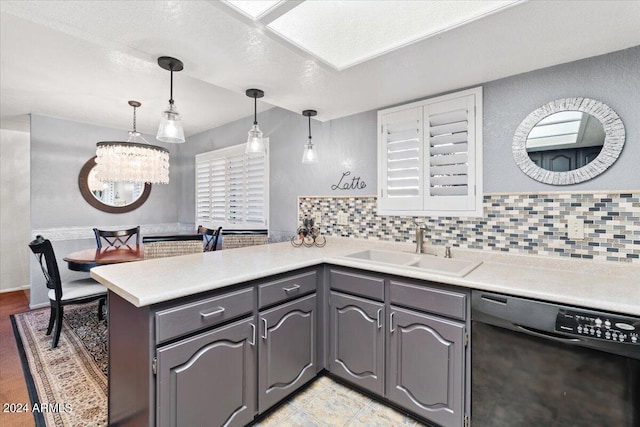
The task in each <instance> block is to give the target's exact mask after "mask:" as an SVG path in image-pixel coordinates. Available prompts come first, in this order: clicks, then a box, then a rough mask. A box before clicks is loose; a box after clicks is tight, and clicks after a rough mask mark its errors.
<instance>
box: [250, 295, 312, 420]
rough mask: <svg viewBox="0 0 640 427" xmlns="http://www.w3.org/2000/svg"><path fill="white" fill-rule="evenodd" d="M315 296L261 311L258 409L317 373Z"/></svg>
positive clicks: (283, 395) (268, 406) (286, 394)
mask: <svg viewBox="0 0 640 427" xmlns="http://www.w3.org/2000/svg"><path fill="white" fill-rule="evenodd" d="M316 311H317V306H316V295H315V294H313V295H309V296H307V297H304V298H300V299H298V300H294V301H291V302H288V303H286V304H282V305H279V306H276V307H275V308H272V309H270V310H266V311H264V312H260V322H259V327H260V337H259V338H258V340H259V342H260V344H259V347H260V348H259V354H260V356H259V360H260V363H259V373H258V375H259V379H258V402H259V404H258V405H259V412H264V411H265V410H267V409H268V408H270V407H271V406H273V405H274V404H275V403H277V402H279V401H280V400H282V399H283V398H285V397H287V396H288V395H289V394H291V393H292V392H293V391H295V390H296V389H298V388H299V387H300V386H302V385H304V384H305V383H306V382H308V381H309V380H311V379H313V377H315V376H316V370H317V369H316V368H317V364H316V345H317V344H316V343H317V333H316V327H317V323H316Z"/></svg>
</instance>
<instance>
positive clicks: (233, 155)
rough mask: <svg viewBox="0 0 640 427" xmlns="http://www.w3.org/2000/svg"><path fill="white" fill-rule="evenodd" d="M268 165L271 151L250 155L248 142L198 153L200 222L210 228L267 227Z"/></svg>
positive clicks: (197, 187)
mask: <svg viewBox="0 0 640 427" xmlns="http://www.w3.org/2000/svg"><path fill="white" fill-rule="evenodd" d="M265 146H266V147H268V139H265ZM267 153H268V150H267ZM268 166H269V158H268V154H266V155H264V156H247V155H245V154H244V144H241V145H236V146H233V147H228V148H223V149H220V150H215V151H210V152H208V153H202V154H198V155H197V156H196V223H197V224H198V225H203V226H205V227H208V228H215V227H223V228H225V229H243V230H244V229H265V228H267V227H268V214H269V200H268V198H269V183H268V180H269V170H268V169H269V168H268Z"/></svg>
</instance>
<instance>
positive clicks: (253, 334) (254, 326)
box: [249, 323, 256, 347]
mask: <svg viewBox="0 0 640 427" xmlns="http://www.w3.org/2000/svg"><path fill="white" fill-rule="evenodd" d="M249 326H251V337H252V338H253V341H249V345H250V346H252V347H253V346H254V345H256V325H254V324H253V323H249Z"/></svg>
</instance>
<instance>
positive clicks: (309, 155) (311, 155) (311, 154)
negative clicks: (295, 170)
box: [302, 110, 318, 163]
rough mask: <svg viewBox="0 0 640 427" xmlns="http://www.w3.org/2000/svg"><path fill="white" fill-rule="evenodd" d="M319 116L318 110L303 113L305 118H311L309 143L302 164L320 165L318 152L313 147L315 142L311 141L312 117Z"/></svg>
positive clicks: (303, 153) (303, 154)
mask: <svg viewBox="0 0 640 427" xmlns="http://www.w3.org/2000/svg"><path fill="white" fill-rule="evenodd" d="M317 114H318V112H317V111H316V110H304V111H303V112H302V115H303V116H305V117H308V118H309V141H308V142H307V143H306V144H305V146H304V151H303V152H302V163H318V152H317V151H316V150H315V148H314V147H313V141H312V140H311V117H313V116H316V115H317Z"/></svg>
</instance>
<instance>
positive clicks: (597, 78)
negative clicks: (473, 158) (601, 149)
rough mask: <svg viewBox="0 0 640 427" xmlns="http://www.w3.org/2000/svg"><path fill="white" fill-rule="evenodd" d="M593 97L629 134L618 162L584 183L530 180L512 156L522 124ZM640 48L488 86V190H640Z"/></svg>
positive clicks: (485, 125)
mask: <svg viewBox="0 0 640 427" xmlns="http://www.w3.org/2000/svg"><path fill="white" fill-rule="evenodd" d="M566 97H584V98H592V99H595V100H598V101H601V102H604V103H605V104H607V105H609V106H610V107H611V108H613V109H614V110H615V111H616V112H617V113H618V115H619V116H620V118H621V119H622V121H623V123H624V126H625V129H626V134H627V138H626V143H625V146H624V149H623V150H622V153H621V154H620V157H619V158H618V160H617V161H616V163H614V164H613V166H612V167H611V168H609V169H608V170H607V171H606V172H605V173H604V174H602V175H600V176H598V177H596V178H595V179H592V180H590V181H586V182H583V183H580V184H575V185H570V186H562V187H559V186H554V185H548V184H543V183H539V182H537V181H534V180H532V179H531V178H529V177H528V176H526V175H525V174H524V173H522V172H521V171H520V169H519V168H518V166H517V165H516V163H515V162H514V161H513V157H512V155H511V141H512V139H513V134H514V133H515V131H516V129H517V127H518V126H519V125H520V122H522V120H523V119H524V118H525V117H526V116H527V115H528V114H529V113H530V112H532V111H533V110H535V109H537V108H538V107H540V106H542V105H543V104H546V103H547V102H550V101H553V100H556V99H560V98H566ZM639 164H640V46H636V47H633V48H630V49H625V50H622V51H618V52H613V53H610V54H607V55H602V56H597V57H593V58H588V59H584V60H581V61H576V62H571V63H568V64H562V65H558V66H555V67H550V68H545V69H542V70H536V71H532V72H529V73H526V74H520V75H517V76H512V77H508V78H505V79H500V80H496V81H493V82H489V83H487V84H485V85H484V191H485V192H486V193H494V192H523V191H559V190H562V191H572V192H575V191H585V190H633V189H638V188H640V169H639V168H638V165H639Z"/></svg>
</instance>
